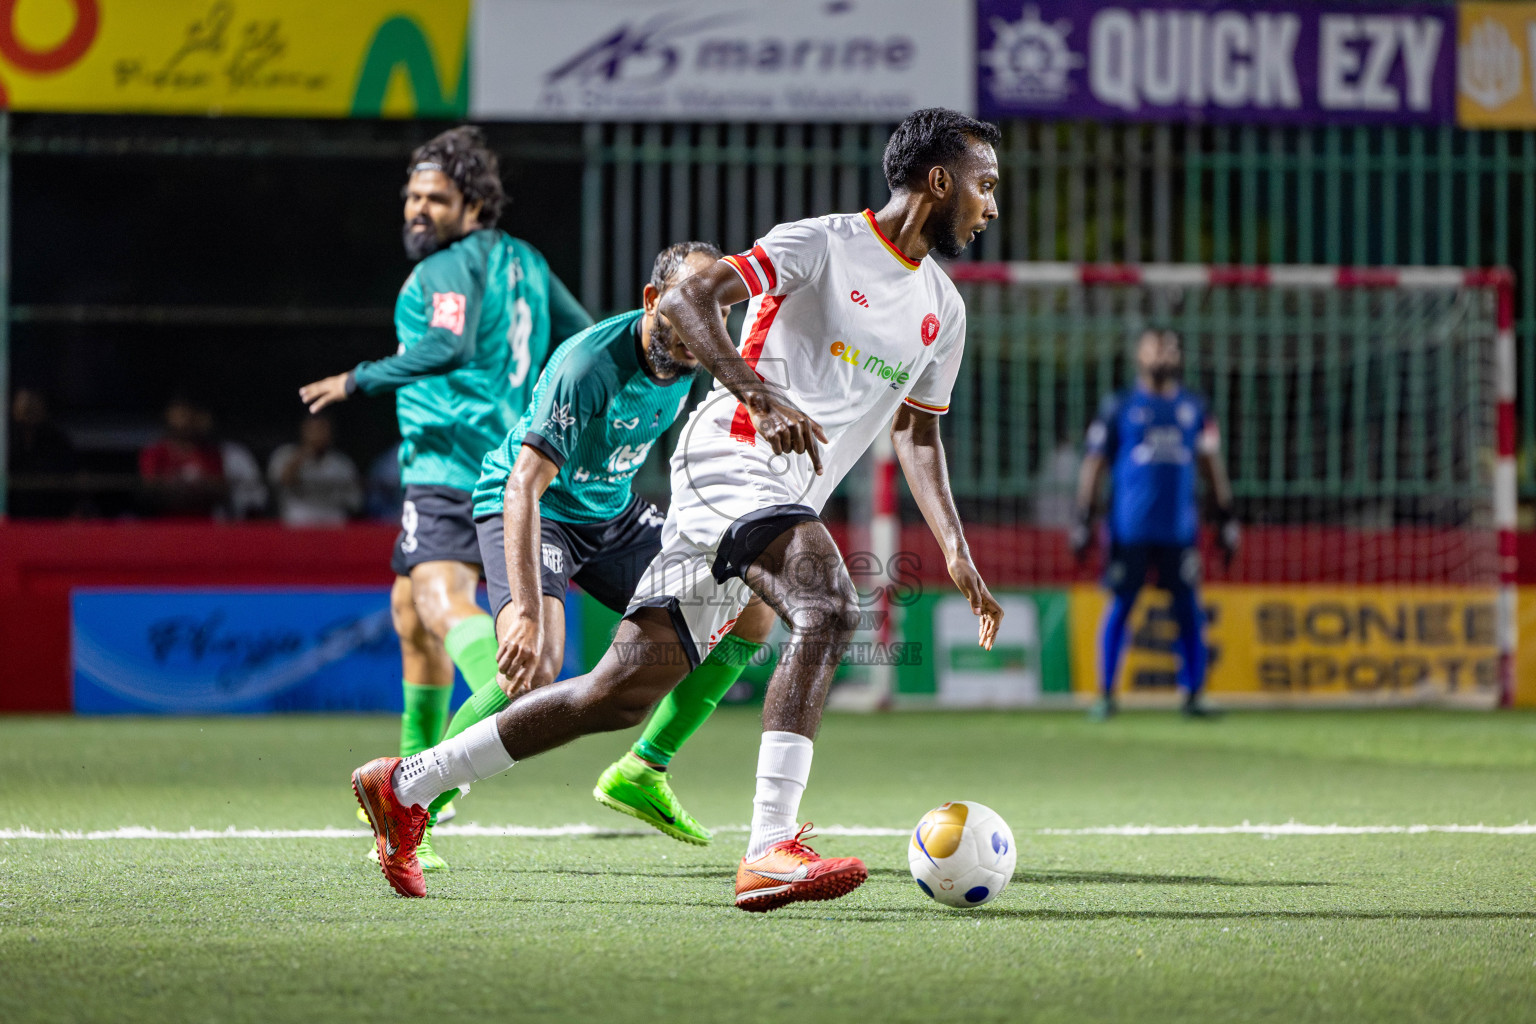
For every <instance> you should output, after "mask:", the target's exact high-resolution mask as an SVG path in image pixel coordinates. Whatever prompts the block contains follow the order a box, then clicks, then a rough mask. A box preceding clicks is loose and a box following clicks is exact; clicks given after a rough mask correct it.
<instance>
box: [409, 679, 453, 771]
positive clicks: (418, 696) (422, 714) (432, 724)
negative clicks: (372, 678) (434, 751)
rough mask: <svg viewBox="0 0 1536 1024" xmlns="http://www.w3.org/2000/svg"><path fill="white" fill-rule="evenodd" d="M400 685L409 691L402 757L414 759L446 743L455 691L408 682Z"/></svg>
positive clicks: (451, 688)
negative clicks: (445, 731) (441, 742)
mask: <svg viewBox="0 0 1536 1024" xmlns="http://www.w3.org/2000/svg"><path fill="white" fill-rule="evenodd" d="M400 685H401V686H402V687H403V688H404V689H405V713H404V714H402V715H401V716H400V756H401V757H410V756H411V755H412V754H419V753H421V752H422V751H423V750H426V749H427V748H428V747H431V746H436V745H437V742H438V740H440V739H442V736H443V723H444V722H446V721H447V720H448V702H449V701H451V700H452V699H453V687H451V686H420V685H418V684H416V683H413V682H410V681H408V680H404V679H402V680H401V681H400Z"/></svg>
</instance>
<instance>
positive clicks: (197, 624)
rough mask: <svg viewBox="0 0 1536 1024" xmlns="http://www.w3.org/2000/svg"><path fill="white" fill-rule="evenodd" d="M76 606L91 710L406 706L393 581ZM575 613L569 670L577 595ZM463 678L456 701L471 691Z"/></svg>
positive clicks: (157, 594)
mask: <svg viewBox="0 0 1536 1024" xmlns="http://www.w3.org/2000/svg"><path fill="white" fill-rule="evenodd" d="M481 597H482V603H483V599H484V594H483V593H482V595H481ZM70 612H71V619H72V623H71V658H72V661H73V675H74V691H75V692H74V708H75V710H76V711H77V712H79V713H82V714H157V713H161V714H188V715H212V714H232V713H262V712H275V711H398V710H400V700H401V695H400V642H399V640H397V639H396V638H395V633H394V629H393V627H392V626H391V625H390V617H389V591H388V590H386V589H381V588H376V587H368V588H341V589H313V590H308V589H306V590H205V589H182V588H170V587H157V588H144V589H117V588H111V589H84V588H82V589H77V590H76V591H74V593H73V594H72V595H71V600H70ZM567 615H568V617H570V616H574V619H572V620H571V621H569V622H568V629H569V632H568V633H567V636H569V637H571V638H572V640H571V643H570V644H569V645H568V650H567V664H568V667H569V666H570V665H571V664H573V663H574V662H575V660H576V659H575V657H574V654H575V650H576V643H577V640H576V638H577V637H579V636H580V633H581V622H580V616H581V609H580V606H579V603H578V602H577V601H575V600H574V599H572V600H568V601H567ZM457 686H458V691H459V692H458V693H457V694H456V696H455V700H454V704H455V706H457V705H458V703H459V702H460V701H462V700H463V699H465V698H467V697H468V696H469V691H468V688H467V687H465V685H464V683H463V681H462V680H460V681H459V682H458V684H457Z"/></svg>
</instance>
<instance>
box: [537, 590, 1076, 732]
mask: <svg viewBox="0 0 1536 1024" xmlns="http://www.w3.org/2000/svg"><path fill="white" fill-rule="evenodd" d="M993 596H995V597H996V598H997V600H998V603H999V604H1001V605H1002V606H1003V612H1004V617H1003V624H1002V628H1001V630H1000V631H999V633H998V637H997V640H996V642H995V643H994V644H993V645H992V650H990V651H986V650H982V649H981V648H980V647H977V646H976V616H974V615H972V614H971V607H970V605H969V604H968V603H967V602H966V600H965V598H963V597H961V596H960V595H959V594H958V593H954V592H949V593H935V594H915V595H911V596H910V597H909V599H908V600H907V601H906V602H905V603H904V604H903V605H902V607H901V608H900V609H899V615H900V627H899V635H900V639H899V640H897V641H895V642H893V643H891V644H889V645H880V644H878V643H875V642H873V641H872V638H871V633H872V627H873V625H874V620H873V619H867V620H866V625H867V626H868V627H870V628H866V629H865V630H863V631H861V632H860V633H858V634H857V635H856V636H855V638H854V641H853V643H852V644H851V645H850V646H849V649H848V653H847V654H846V655H845V656H844V658H843V663H842V666H841V667H840V668H839V669H838V675H837V678H838V680H839V681H851V682H858V681H863V680H864V679H865V678H866V677H867V673H868V671H869V667H870V666H871V665H875V664H883V665H891V666H893V667H894V669H895V693H894V697H895V699H896V700H897V701H898V702H899V703H901V704H903V705H909V706H910V705H920V706H937V707H947V708H980V707H1027V706H1029V705H1032V704H1038V703H1040V702H1041V701H1042V699H1049V698H1051V697H1059V698H1065V697H1067V696H1069V695H1070V693H1071V683H1070V680H1069V677H1068V663H1069V656H1068V645H1069V634H1068V630H1067V605H1068V600H1067V593H1066V591H1063V590H1036V591H1012V592H1010V591H997V592H995V593H994V595H993ZM579 600H580V604H581V606H582V623H583V625H584V628H583V629H582V630H581V634H582V635H581V638H580V641H579V642H580V645H581V651H580V655H579V660H580V662H581V663H582V664H584V665H595V664H597V662H598V659H600V658H601V657H602V656H603V654H604V653H605V652H606V651H607V650H608V644H609V642H610V641H611V639H612V637H613V629H614V627H615V626H616V625H617V624H618V620H619V617H618V615H617V614H616V613H614V612H611V611H609V610H608V609H606V608H604V607H603V606H602V605H600V604H598V603H597V602H596V601H595V600H593V599H592V598H590V597H587V596H585V595H581V596H580V598H579ZM571 603H572V601H570V600H567V602H566V604H567V607H569V606H570V605H571ZM873 614H875V613H873V612H866V615H873ZM566 635H567V636H574V633H573V632H572V631H568V632H567V634H566ZM787 640H789V634H788V632H787V631H786V630H785V629H784V627H783V625H782V624H780V625H779V626H777V627H775V629H774V632H773V635H772V636H770V637H769V640H768V649H767V651H765V652H764V653H763V654H762V656H760V657H759V658H758V659H756V660H755V661H753V663H752V664H750V665H748V666H747V669H746V671H745V672H743V673H742V677H741V681H740V682H739V683H737V684H736V686H735V687H733V688H732V690H731V692H729V693H727V694H726V697H725V699H726V701H727V702H728V703H733V704H735V703H748V702H753V701H761V700H762V699H763V693H764V692H765V690H766V688H767V685H768V677H769V676H771V675H772V674H773V669H774V667H775V666H776V665H777V664H778V651H779V645H780V644H782V643H784V642H785V641H787Z"/></svg>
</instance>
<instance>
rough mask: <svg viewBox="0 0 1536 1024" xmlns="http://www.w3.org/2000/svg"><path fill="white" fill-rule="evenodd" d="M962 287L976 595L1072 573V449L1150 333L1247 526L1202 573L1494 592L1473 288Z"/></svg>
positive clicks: (1478, 306)
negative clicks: (1167, 350) (1202, 417)
mask: <svg viewBox="0 0 1536 1024" xmlns="http://www.w3.org/2000/svg"><path fill="white" fill-rule="evenodd" d="M960 288H961V291H962V293H963V296H964V298H965V301H966V307H967V315H968V334H967V343H966V344H967V349H966V358H965V363H964V368H963V369H962V371H961V376H960V379H959V381H958V382H957V385H956V389H955V394H954V399H953V402H952V409H953V410H954V412H952V413H951V414H950V415H949V416H948V417H947V418H946V421H945V425H944V426H945V443H946V448H947V450H948V454H949V462H950V471H951V479H952V484H953V487H954V490H955V494H956V497H957V500H958V501H959V503H960V505H961V508H962V512H963V514H964V517H965V519H966V525H967V531H968V533H969V534H970V536H971V538H972V539H971V544H972V548H973V549H974V550H975V551H976V553H977V555H978V561H979V562H980V563H982V568H983V571H984V572H985V573H987V574H988V577H989V579H993V580H996V581H997V582H998V583H1000V584H1003V585H1029V584H1035V583H1045V582H1052V581H1060V580H1063V579H1068V578H1081V577H1082V575H1083V572H1082V570H1080V569H1078V568H1077V567H1076V566H1075V564H1074V563H1073V561H1072V559H1071V557H1070V555H1069V553H1068V552H1067V550H1066V547H1065V544H1064V541H1063V531H1064V530H1065V528H1066V527H1067V526H1068V525H1069V524H1070V522H1071V516H1072V507H1073V492H1074V489H1075V484H1076V475H1077V469H1078V465H1079V461H1080V458H1081V452H1082V442H1083V437H1084V433H1085V431H1086V428H1087V426H1088V423H1089V421H1090V420H1091V419H1092V417H1093V414H1094V411H1095V410H1096V408H1097V406H1098V403H1099V401H1100V399H1101V397H1102V396H1103V395H1105V394H1106V393H1109V392H1112V391H1115V390H1118V389H1121V388H1124V387H1126V386H1128V385H1129V384H1130V383H1131V382H1132V380H1133V377H1134V371H1133V366H1132V347H1133V345H1134V342H1135V340H1136V338H1137V337H1138V336H1139V334H1140V333H1141V331H1142V330H1143V329H1144V328H1146V327H1148V326H1166V327H1171V328H1173V329H1174V330H1176V331H1178V332H1179V334H1180V335H1181V336H1182V338H1183V339H1184V351H1185V363H1186V369H1185V384H1186V386H1188V387H1190V388H1191V389H1193V390H1195V391H1197V392H1199V393H1200V394H1202V395H1204V396H1205V397H1206V399H1207V400H1208V401H1209V403H1210V407H1211V409H1212V411H1213V412H1214V414H1215V416H1216V417H1217V419H1218V421H1219V423H1220V425H1221V430H1222V435H1223V459H1224V461H1225V464H1226V466H1227V469H1228V472H1229V474H1230V476H1231V478H1232V485H1233V492H1234V497H1235V500H1236V505H1237V511H1238V513H1239V515H1240V517H1241V519H1242V520H1243V522H1244V523H1245V524H1246V527H1247V533H1246V543H1245V547H1244V550H1243V553H1242V554H1241V556H1240V557H1239V559H1238V560H1237V561H1236V562H1235V563H1234V564H1233V565H1232V566H1231V567H1229V568H1227V569H1222V568H1221V567H1220V566H1219V565H1218V564H1216V563H1215V561H1214V560H1208V563H1207V564H1209V565H1212V566H1213V568H1212V572H1211V574H1210V575H1211V576H1212V577H1213V578H1216V579H1221V578H1227V579H1231V580H1235V581H1243V582H1255V583H1307V582H1319V583H1361V584H1375V583H1382V584H1387V583H1422V584H1445V585H1457V586H1467V585H1473V586H1484V585H1486V586H1488V587H1489V588H1492V587H1493V586H1494V585H1495V584H1496V582H1497V576H1498V563H1497V545H1496V535H1495V533H1494V530H1493V525H1492V507H1493V464H1494V451H1495V439H1496V404H1495V386H1496V379H1495V373H1496V369H1495V347H1494V346H1495V316H1496V295H1495V293H1494V291H1493V290H1492V289H1483V288H1454V289H1453V288H1438V289H1436V288H1411V289H1408V288H1354V289H1344V288H1298V287H1284V286H1278V285H1265V286H1255V285H1233V286H1201V287H1181V288H1172V287H1155V286H1147V285H1124V284H1096V285H1077V286H1070V287H1069V286H1060V285H1043V284H1042V285H1027V284H1010V283H1001V282H979V281H977V282H966V283H963V284H961V285H960ZM908 507H909V512H910V503H908ZM911 525H916V523H915V522H912V523H911ZM902 532H903V542H904V545H905V546H907V547H909V548H913V547H916V548H922V547H923V546H924V545H925V544H926V543H927V540H926V537H925V534H926V531H925V530H923V529H922V528H921V527H920V526H918V527H917V528H916V529H904V530H903V531H902ZM929 554H931V555H933V556H934V557H935V558H936V557H937V551H936V550H935V551H933V552H929ZM924 561H925V562H927V563H928V564H937V565H940V566H942V564H943V562H942V559H938V560H937V561H932V560H930V559H924Z"/></svg>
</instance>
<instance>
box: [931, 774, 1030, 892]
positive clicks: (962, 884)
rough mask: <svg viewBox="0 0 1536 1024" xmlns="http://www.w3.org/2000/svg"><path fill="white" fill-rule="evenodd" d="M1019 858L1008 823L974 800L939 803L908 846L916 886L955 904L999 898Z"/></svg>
mask: <svg viewBox="0 0 1536 1024" xmlns="http://www.w3.org/2000/svg"><path fill="white" fill-rule="evenodd" d="M1017 859H1018V852H1017V851H1016V850H1014V848H1013V832H1012V831H1011V830H1010V829H1009V828H1008V823H1007V822H1006V821H1004V820H1003V819H1002V818H1001V817H999V816H998V813H997V812H996V811H994V810H993V809H992V808H990V807H988V806H986V805H985V804H978V803H977V802H976V801H974V800H955V801H953V802H951V803H947V804H943V805H941V806H939V807H935V808H934V809H933V810H931V811H929V812H928V813H927V814H925V815H923V820H922V821H919V822H918V823H917V828H915V829H913V830H912V841H911V842H910V843H908V844H907V866H908V867H910V868H911V869H912V878H913V880H914V881H916V882H917V887H918V888H919V889H921V890H923V892H924V893H925V894H926V895H928V896H930V897H932V898H933V899H936V900H938V901H939V902H940V903H943V904H944V905H945V906H950V907H979V906H981V905H982V904H983V903H989V902H991V901H992V900H994V899H996V898H997V894H998V893H1000V892H1002V891H1003V888H1004V886H1006V885H1007V884H1008V880H1009V879H1010V878H1012V877H1013V865H1014V862H1015V861H1016V860H1017Z"/></svg>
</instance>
